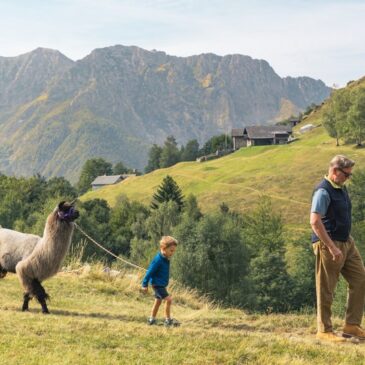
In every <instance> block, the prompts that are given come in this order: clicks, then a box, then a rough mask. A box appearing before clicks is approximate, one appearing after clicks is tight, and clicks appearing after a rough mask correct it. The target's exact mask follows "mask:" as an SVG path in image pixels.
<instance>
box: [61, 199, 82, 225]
mask: <svg viewBox="0 0 365 365" xmlns="http://www.w3.org/2000/svg"><path fill="white" fill-rule="evenodd" d="M79 215H80V213H79V211H78V210H77V209H76V208H75V207H74V205H73V202H71V203H68V202H61V203H60V204H58V207H57V216H58V219H60V220H61V221H64V222H73V221H74V220H75V219H77V218H78V217H79Z"/></svg>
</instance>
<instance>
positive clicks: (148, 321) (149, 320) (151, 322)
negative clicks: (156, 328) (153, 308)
mask: <svg viewBox="0 0 365 365" xmlns="http://www.w3.org/2000/svg"><path fill="white" fill-rule="evenodd" d="M147 324H149V325H150V326H153V325H154V324H157V321H156V318H152V317H150V318H148V319H147Z"/></svg>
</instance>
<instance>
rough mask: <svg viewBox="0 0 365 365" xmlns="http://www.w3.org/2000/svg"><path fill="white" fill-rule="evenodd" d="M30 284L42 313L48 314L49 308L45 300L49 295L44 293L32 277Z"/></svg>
mask: <svg viewBox="0 0 365 365" xmlns="http://www.w3.org/2000/svg"><path fill="white" fill-rule="evenodd" d="M32 284H33V292H34V296H35V297H36V298H37V300H38V302H39V303H40V305H41V306H42V313H44V314H48V313H49V310H48V308H47V303H46V300H47V299H48V298H49V295H48V294H47V293H46V291H45V290H44V288H43V286H42V285H41V283H40V282H39V281H38V280H37V279H34V280H33V283H32Z"/></svg>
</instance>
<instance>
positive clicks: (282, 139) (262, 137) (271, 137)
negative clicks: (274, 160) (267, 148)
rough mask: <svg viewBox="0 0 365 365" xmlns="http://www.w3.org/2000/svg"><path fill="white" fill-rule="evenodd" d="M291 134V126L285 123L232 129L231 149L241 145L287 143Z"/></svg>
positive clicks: (236, 148)
mask: <svg viewBox="0 0 365 365" xmlns="http://www.w3.org/2000/svg"><path fill="white" fill-rule="evenodd" d="M291 134H292V129H291V126H285V125H272V126H271V125H270V126H268V125H265V126H263V125H257V126H251V127H245V128H236V129H232V141H233V149H234V150H238V149H239V148H241V147H249V146H264V145H271V144H285V143H288V140H289V137H290V136H291Z"/></svg>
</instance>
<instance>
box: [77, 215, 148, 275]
mask: <svg viewBox="0 0 365 365" xmlns="http://www.w3.org/2000/svg"><path fill="white" fill-rule="evenodd" d="M73 224H74V226H75V228H77V229H78V230H79V231H80V232H81V233H82V234H83V235H84V236H85V237H86V238H88V239H89V240H90V241H91V242H92V243H94V244H95V245H96V246H98V247H99V248H101V249H102V250H104V251H105V252H107V253H108V254H109V255H111V256H113V257H115V258H116V259H118V260H120V261H122V262H124V263H125V264H127V265H130V266H133V267H135V268H136V269H139V270H143V271H147V270H146V269H145V268H144V267H141V266H138V265H136V264H133V263H132V262H129V261H127V260H125V259H123V258H122V257H120V256H117V255H115V254H114V253H113V252H111V251H109V250H108V249H106V248H105V247H103V246H102V245H101V244H100V243H98V242H96V241H95V240H94V239H93V238H91V237H90V236H89V235H88V234H87V233H86V232H84V231H83V230H82V229H81V227H80V226H79V225H78V224H77V223H75V222H73Z"/></svg>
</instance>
